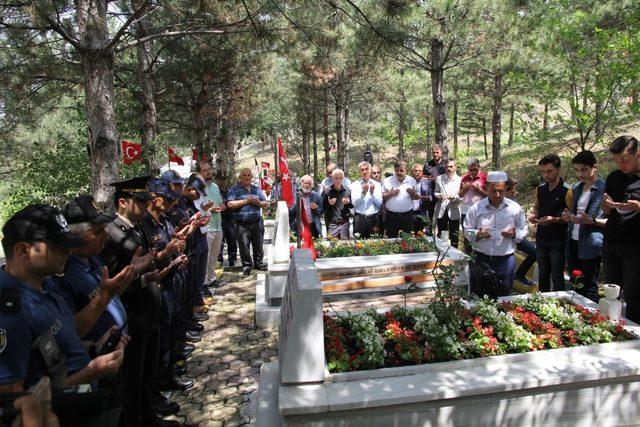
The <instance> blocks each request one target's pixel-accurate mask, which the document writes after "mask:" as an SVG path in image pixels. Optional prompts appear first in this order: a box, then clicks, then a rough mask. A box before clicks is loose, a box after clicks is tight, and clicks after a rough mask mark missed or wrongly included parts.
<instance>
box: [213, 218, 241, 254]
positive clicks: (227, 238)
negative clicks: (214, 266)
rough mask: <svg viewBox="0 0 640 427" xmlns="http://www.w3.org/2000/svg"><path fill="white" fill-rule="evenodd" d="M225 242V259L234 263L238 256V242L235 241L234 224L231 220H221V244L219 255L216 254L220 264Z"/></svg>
mask: <svg viewBox="0 0 640 427" xmlns="http://www.w3.org/2000/svg"><path fill="white" fill-rule="evenodd" d="M225 243H226V244H227V260H228V261H229V263H230V264H235V262H236V259H237V258H238V243H237V241H236V226H235V225H234V223H233V220H222V244H221V246H220V255H218V261H219V262H220V264H222V254H223V252H224V244H225Z"/></svg>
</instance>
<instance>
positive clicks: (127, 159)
mask: <svg viewBox="0 0 640 427" xmlns="http://www.w3.org/2000/svg"><path fill="white" fill-rule="evenodd" d="M122 160H124V164H125V165H130V164H131V163H133V162H135V161H137V160H142V145H140V144H136V143H135V142H131V141H125V140H123V141H122Z"/></svg>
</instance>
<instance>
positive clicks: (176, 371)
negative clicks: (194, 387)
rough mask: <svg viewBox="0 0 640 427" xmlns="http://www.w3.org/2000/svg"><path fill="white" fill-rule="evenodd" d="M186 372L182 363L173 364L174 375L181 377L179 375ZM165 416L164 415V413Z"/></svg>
mask: <svg viewBox="0 0 640 427" xmlns="http://www.w3.org/2000/svg"><path fill="white" fill-rule="evenodd" d="M186 373H187V367H186V366H184V365H182V366H180V365H175V366H174V367H173V374H174V375H177V376H179V377H181V376H183V375H184V374H186ZM165 416H166V415H165Z"/></svg>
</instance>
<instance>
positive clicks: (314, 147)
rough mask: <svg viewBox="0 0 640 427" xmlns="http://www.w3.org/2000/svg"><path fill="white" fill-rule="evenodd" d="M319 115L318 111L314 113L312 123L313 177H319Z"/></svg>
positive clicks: (315, 178)
mask: <svg viewBox="0 0 640 427" xmlns="http://www.w3.org/2000/svg"><path fill="white" fill-rule="evenodd" d="M317 118H318V116H317V115H316V111H315V110H314V113H313V122H312V123H311V142H312V144H313V145H312V150H313V179H314V180H317V179H318V121H317Z"/></svg>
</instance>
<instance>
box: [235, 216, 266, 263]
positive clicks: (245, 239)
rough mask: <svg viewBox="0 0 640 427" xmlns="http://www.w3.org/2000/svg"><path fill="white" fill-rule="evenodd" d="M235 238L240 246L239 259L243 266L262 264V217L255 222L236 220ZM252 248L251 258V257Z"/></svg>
mask: <svg viewBox="0 0 640 427" xmlns="http://www.w3.org/2000/svg"><path fill="white" fill-rule="evenodd" d="M236 239H237V241H238V247H239V248H240V259H242V266H243V267H257V266H258V265H260V264H262V257H263V256H264V253H263V251H262V245H263V239H264V223H263V222H262V219H260V220H259V221H256V222H236ZM251 249H253V260H252V259H251Z"/></svg>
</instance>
